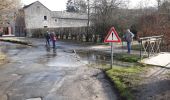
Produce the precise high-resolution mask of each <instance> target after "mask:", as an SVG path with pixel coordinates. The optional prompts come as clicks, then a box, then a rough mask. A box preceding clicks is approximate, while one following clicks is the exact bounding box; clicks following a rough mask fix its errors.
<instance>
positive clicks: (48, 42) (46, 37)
mask: <svg viewBox="0 0 170 100" xmlns="http://www.w3.org/2000/svg"><path fill="white" fill-rule="evenodd" d="M45 39H46V46H50V32H48V31H47V32H46V33H45Z"/></svg>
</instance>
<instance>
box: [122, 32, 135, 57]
mask: <svg viewBox="0 0 170 100" xmlns="http://www.w3.org/2000/svg"><path fill="white" fill-rule="evenodd" d="M133 37H134V34H133V33H132V32H131V31H130V29H127V30H126V32H125V34H124V36H123V38H124V39H125V41H126V42H127V49H128V53H129V54H130V53H131V43H132V41H133Z"/></svg>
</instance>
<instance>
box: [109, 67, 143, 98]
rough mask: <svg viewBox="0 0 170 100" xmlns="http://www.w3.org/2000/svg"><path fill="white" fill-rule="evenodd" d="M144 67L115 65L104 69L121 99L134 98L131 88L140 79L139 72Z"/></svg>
mask: <svg viewBox="0 0 170 100" xmlns="http://www.w3.org/2000/svg"><path fill="white" fill-rule="evenodd" d="M144 70H145V67H117V66H114V67H113V68H112V69H110V70H108V71H106V74H107V76H108V77H109V78H110V79H111V80H112V81H113V83H114V85H115V87H116V88H117V89H118V92H119V93H120V96H121V97H122V98H123V100H134V96H133V94H132V89H133V87H135V86H136V85H137V84H138V83H139V82H140V81H141V80H142V77H140V73H141V72H143V71H144Z"/></svg>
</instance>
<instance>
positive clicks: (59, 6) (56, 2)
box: [22, 0, 156, 11]
mask: <svg viewBox="0 0 170 100" xmlns="http://www.w3.org/2000/svg"><path fill="white" fill-rule="evenodd" d="M35 1H37V0H22V4H23V5H28V4H31V3H32V2H35ZM38 1H40V2H41V3H42V4H44V5H45V6H46V7H47V8H49V9H50V10H52V11H62V10H65V9H66V3H67V0H38ZM129 1H130V4H129V6H130V8H134V7H135V8H136V7H139V6H146V5H148V4H150V5H149V6H156V0H129ZM140 1H142V2H140ZM143 1H144V2H143ZM146 1H148V2H146Z"/></svg>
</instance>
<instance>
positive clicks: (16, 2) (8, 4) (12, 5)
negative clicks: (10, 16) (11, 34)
mask: <svg viewBox="0 0 170 100" xmlns="http://www.w3.org/2000/svg"><path fill="white" fill-rule="evenodd" d="M19 6H20V0H0V12H3V11H8V10H11V9H16V8H18V7H19Z"/></svg>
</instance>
